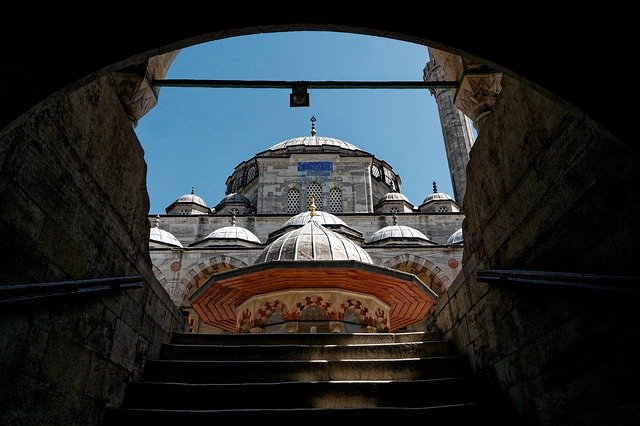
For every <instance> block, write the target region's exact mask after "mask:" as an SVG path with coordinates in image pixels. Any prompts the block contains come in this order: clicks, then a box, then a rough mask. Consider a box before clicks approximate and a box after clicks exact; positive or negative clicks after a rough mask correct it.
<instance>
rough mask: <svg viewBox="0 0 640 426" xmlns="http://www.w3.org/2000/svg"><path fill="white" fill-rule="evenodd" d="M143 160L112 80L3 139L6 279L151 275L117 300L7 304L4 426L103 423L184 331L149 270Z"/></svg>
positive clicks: (1, 231) (1, 350) (0, 374)
mask: <svg viewBox="0 0 640 426" xmlns="http://www.w3.org/2000/svg"><path fill="white" fill-rule="evenodd" d="M145 167H146V166H145V164H144V160H143V152H142V148H141V147H140V144H139V142H138V140H137V138H136V137H135V134H134V133H133V130H132V128H131V125H130V124H129V122H128V120H127V118H126V116H125V115H124V113H123V112H122V109H121V106H120V103H119V101H118V99H117V97H116V95H115V92H114V90H113V86H112V84H111V81H110V79H109V78H104V79H102V80H100V81H97V82H95V83H92V84H90V85H88V86H86V87H85V88H83V89H81V90H78V91H77V92H74V93H73V94H71V95H70V96H69V97H68V99H66V100H65V101H61V102H58V103H56V104H54V105H52V106H51V107H50V108H47V109H46V110H43V111H42V112H41V113H39V114H37V115H35V116H34V117H33V119H32V120H30V121H29V124H27V125H25V126H23V127H21V128H18V129H15V130H14V131H11V132H7V133H5V134H3V136H2V137H1V138H0V235H2V236H3V238H2V241H1V242H0V256H1V257H2V259H3V261H2V265H3V273H2V276H1V278H0V281H1V283H2V284H5V285H10V284H12V283H24V282H43V281H51V280H62V279H64V280H66V279H81V278H94V277H109V276H124V275H142V276H143V278H144V279H145V282H146V284H145V286H144V288H143V289H140V290H133V291H129V292H126V293H122V294H115V295H112V296H99V297H87V298H86V299H76V300H69V301H64V302H59V301H58V302H53V303H42V304H24V305H16V306H10V307H3V309H2V313H0V382H1V383H2V386H0V389H1V390H0V407H2V409H0V423H2V424H20V425H21V424H52V422H54V420H53V419H55V423H56V424H69V425H71V424H98V423H99V422H100V419H101V417H102V413H103V411H104V409H105V407H107V406H117V405H119V404H120V402H121V400H122V396H123V393H124V388H125V384H126V382H127V381H128V380H131V379H133V378H135V377H137V376H138V375H139V374H140V372H141V368H142V362H141V361H142V360H143V359H145V358H147V357H154V356H157V355H158V354H159V351H160V345H161V343H162V342H165V341H167V340H168V338H169V335H170V333H171V331H173V330H183V319H182V317H181V315H180V314H179V313H178V311H177V309H176V308H175V307H174V305H173V303H172V302H171V300H170V299H169V297H168V295H167V294H166V292H165V291H164V290H163V288H162V287H161V286H160V284H159V283H158V282H157V281H156V279H155V278H154V276H153V273H152V272H151V262H150V258H149V254H148V247H147V238H148V232H149V225H148V221H147V219H146V214H147V211H148V206H149V204H148V196H147V194H146V189H145V179H146V176H145V170H146V168H145ZM131 200H136V202H131ZM148 305H150V306H153V307H154V308H153V310H148V309H147V308H146V307H147V306H148ZM146 311H150V313H149V314H148V315H146V314H145V315H144V318H145V320H144V321H143V314H144V313H145V312H146Z"/></svg>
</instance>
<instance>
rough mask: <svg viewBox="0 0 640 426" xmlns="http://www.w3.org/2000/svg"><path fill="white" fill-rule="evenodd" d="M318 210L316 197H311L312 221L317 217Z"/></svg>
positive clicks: (310, 212)
mask: <svg viewBox="0 0 640 426" xmlns="http://www.w3.org/2000/svg"><path fill="white" fill-rule="evenodd" d="M317 210H318V207H317V206H316V197H314V196H311V204H309V216H311V219H313V217H314V216H315V215H316V211H317ZM311 219H309V220H311Z"/></svg>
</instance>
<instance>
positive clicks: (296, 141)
mask: <svg viewBox="0 0 640 426" xmlns="http://www.w3.org/2000/svg"><path fill="white" fill-rule="evenodd" d="M322 145H329V146H337V147H339V148H344V149H348V150H351V151H362V150H361V149H360V148H358V147H357V146H355V145H352V144H350V143H349V142H345V141H343V140H340V139H335V138H329V137H326V136H317V135H313V136H302V137H299V138H293V139H287V140H286V141H282V142H280V143H277V144H275V145H273V146H272V147H271V148H269V151H275V150H278V149H285V148H289V147H293V146H322Z"/></svg>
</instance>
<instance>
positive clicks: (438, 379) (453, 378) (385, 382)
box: [131, 376, 477, 387]
mask: <svg viewBox="0 0 640 426" xmlns="http://www.w3.org/2000/svg"><path fill="white" fill-rule="evenodd" d="M458 380H477V379H476V378H474V377H473V376H449V377H435V378H432V379H410V380H409V379H405V380H310V381H305V382H239V383H183V382H145V381H140V382H135V383H131V385H134V386H137V385H143V384H144V385H150V386H162V385H165V386H166V385H174V386H188V387H207V386H209V387H214V386H224V387H232V386H278V385H283V384H285V385H296V386H304V385H309V384H327V383H328V384H382V385H391V386H393V385H394V384H397V385H401V384H420V383H437V382H445V381H458Z"/></svg>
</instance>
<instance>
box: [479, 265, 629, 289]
mask: <svg viewBox="0 0 640 426" xmlns="http://www.w3.org/2000/svg"><path fill="white" fill-rule="evenodd" d="M476 276H477V278H478V281H480V282H485V283H494V284H509V285H514V286H524V287H536V288H540V289H542V288H548V289H574V290H591V291H599V292H617V293H626V294H629V295H640V278H638V277H625V276H614V275H598V274H582V273H575V272H550V271H526V270H508V269H479V270H478V271H477V272H476Z"/></svg>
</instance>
